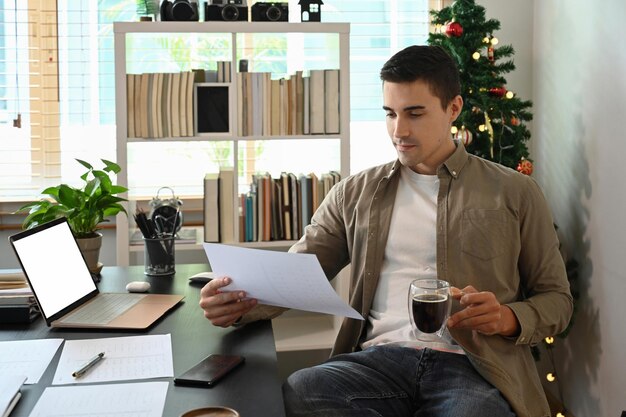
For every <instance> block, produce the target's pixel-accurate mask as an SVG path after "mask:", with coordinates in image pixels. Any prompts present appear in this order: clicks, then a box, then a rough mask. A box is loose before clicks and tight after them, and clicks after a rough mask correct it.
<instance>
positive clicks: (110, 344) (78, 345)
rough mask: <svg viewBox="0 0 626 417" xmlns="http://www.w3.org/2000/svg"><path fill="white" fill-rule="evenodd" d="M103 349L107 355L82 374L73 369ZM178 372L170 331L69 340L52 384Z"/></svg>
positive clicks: (157, 375)
mask: <svg viewBox="0 0 626 417" xmlns="http://www.w3.org/2000/svg"><path fill="white" fill-rule="evenodd" d="M100 352H104V357H103V358H102V360H100V361H99V362H98V363H97V364H96V365H95V366H93V368H91V369H89V371H87V372H86V373H85V374H84V375H83V376H81V377H80V378H74V377H73V376H72V373H73V372H75V371H77V370H78V369H80V368H82V367H83V366H84V365H85V364H86V363H87V362H88V361H89V360H90V359H91V358H93V357H94V356H95V355H97V354H99V353H100ZM173 376H174V364H173V360H172V338H171V335H169V334H163V335H148V336H128V337H109V338H103V339H85V340H67V341H66V342H65V346H63V352H61V358H60V359H59V365H58V366H57V370H56V373H55V374H54V379H53V380H52V385H63V384H82V383H90V382H105V381H126V380H131V379H146V378H162V377H173Z"/></svg>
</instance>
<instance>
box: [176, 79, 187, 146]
mask: <svg viewBox="0 0 626 417" xmlns="http://www.w3.org/2000/svg"><path fill="white" fill-rule="evenodd" d="M188 82H189V73H188V72H182V73H181V74H180V87H179V90H178V91H179V111H180V115H179V116H180V118H179V120H178V124H179V129H180V136H189V134H188V133H187V83H188Z"/></svg>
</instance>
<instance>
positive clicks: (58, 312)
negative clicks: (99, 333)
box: [9, 217, 184, 329]
mask: <svg viewBox="0 0 626 417" xmlns="http://www.w3.org/2000/svg"><path fill="white" fill-rule="evenodd" d="M9 241H10V242H11V246H12V247H13V250H14V251H15V254H16V255H17V258H18V260H19V262H20V265H21V266H22V269H23V270H24V275H25V276H26V279H27V280H28V283H29V284H30V287H31V290H32V291H33V294H34V296H35V299H36V300H37V303H38V304H39V307H40V311H41V314H42V316H43V318H44V319H45V320H46V324H47V325H48V326H49V327H70V328H85V329H93V328H102V329H146V328H148V327H149V326H150V325H152V324H153V323H154V322H155V321H156V320H158V319H159V318H160V317H161V316H163V315H164V314H165V313H166V312H167V311H169V310H170V309H172V308H173V307H174V306H176V304H178V303H179V302H180V301H181V300H182V299H183V298H184V296H182V295H169V294H139V293H101V292H100V291H99V290H98V287H97V286H96V284H95V283H94V280H93V279H92V277H91V273H90V272H89V269H88V268H87V264H86V263H85V259H84V258H83V255H82V253H81V252H80V249H79V248H78V244H77V243H76V239H75V238H74V235H73V234H72V231H71V229H70V226H69V223H68V222H67V219H66V218H65V217H62V218H59V219H56V220H53V221H51V222H48V223H45V224H42V225H39V226H37V227H34V228H32V229H29V230H25V231H23V232H20V233H17V234H15V235H13V236H10V237H9Z"/></svg>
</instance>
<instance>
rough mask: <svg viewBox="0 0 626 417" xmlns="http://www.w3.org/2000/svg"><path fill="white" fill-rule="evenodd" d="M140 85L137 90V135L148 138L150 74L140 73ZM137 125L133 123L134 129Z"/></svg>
mask: <svg viewBox="0 0 626 417" xmlns="http://www.w3.org/2000/svg"><path fill="white" fill-rule="evenodd" d="M140 78H141V80H140V82H141V84H140V85H141V87H140V92H139V121H140V124H139V137H142V138H148V137H150V136H149V135H148V99H149V96H148V88H149V85H150V74H148V73H145V74H141V77H140ZM136 128H137V126H136V125H135V129H136Z"/></svg>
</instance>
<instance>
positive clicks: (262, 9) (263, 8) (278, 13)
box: [250, 3, 289, 22]
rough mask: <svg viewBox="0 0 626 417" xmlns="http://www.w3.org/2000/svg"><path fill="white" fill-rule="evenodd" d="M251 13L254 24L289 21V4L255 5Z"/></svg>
mask: <svg viewBox="0 0 626 417" xmlns="http://www.w3.org/2000/svg"><path fill="white" fill-rule="evenodd" d="M250 11H251V12H252V21H253V22H287V21H289V3H255V4H253V5H252V7H251V8H250Z"/></svg>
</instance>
